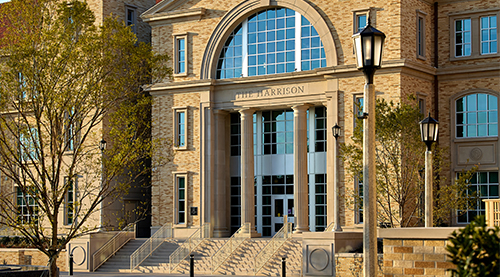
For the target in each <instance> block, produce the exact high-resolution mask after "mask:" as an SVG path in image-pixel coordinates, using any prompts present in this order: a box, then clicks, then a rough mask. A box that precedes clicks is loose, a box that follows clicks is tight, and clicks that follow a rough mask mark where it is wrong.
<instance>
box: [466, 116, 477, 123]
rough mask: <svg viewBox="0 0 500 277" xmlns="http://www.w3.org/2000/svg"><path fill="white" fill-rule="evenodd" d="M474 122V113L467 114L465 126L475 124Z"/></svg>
mask: <svg viewBox="0 0 500 277" xmlns="http://www.w3.org/2000/svg"><path fill="white" fill-rule="evenodd" d="M475 123H477V122H476V113H468V114H467V124H475Z"/></svg>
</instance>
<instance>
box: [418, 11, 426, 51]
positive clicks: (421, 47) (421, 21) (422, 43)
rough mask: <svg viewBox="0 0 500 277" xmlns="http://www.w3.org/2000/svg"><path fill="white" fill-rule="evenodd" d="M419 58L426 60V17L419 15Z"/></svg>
mask: <svg viewBox="0 0 500 277" xmlns="http://www.w3.org/2000/svg"><path fill="white" fill-rule="evenodd" d="M417 58H419V59H425V15H424V14H422V13H420V12H419V13H417Z"/></svg>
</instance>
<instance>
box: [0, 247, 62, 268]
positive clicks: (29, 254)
mask: <svg viewBox="0 0 500 277" xmlns="http://www.w3.org/2000/svg"><path fill="white" fill-rule="evenodd" d="M47 262H48V258H47V256H46V255H45V254H43V253H42V252H40V251H39V250H37V249H31V248H2V249H0V263H2V264H8V265H42V266H46V265H47ZM57 267H59V270H60V271H67V255H66V251H62V252H61V254H60V255H59V258H58V259H57Z"/></svg>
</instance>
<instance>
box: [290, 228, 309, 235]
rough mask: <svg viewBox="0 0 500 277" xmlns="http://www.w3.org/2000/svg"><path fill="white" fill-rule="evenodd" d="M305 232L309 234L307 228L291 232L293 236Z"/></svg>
mask: <svg viewBox="0 0 500 277" xmlns="http://www.w3.org/2000/svg"><path fill="white" fill-rule="evenodd" d="M307 232H310V231H309V228H308V227H300V228H295V230H294V231H293V233H294V234H302V233H307Z"/></svg>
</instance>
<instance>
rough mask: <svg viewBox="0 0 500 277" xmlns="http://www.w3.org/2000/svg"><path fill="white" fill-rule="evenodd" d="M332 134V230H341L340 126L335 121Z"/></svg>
mask: <svg viewBox="0 0 500 277" xmlns="http://www.w3.org/2000/svg"><path fill="white" fill-rule="evenodd" d="M332 134H333V137H334V138H335V159H334V160H333V167H334V174H335V179H334V183H333V187H334V188H333V193H334V198H333V199H334V200H333V202H334V203H333V207H334V209H335V213H334V215H333V222H334V226H333V230H334V231H342V227H340V195H339V191H340V188H339V168H338V167H339V166H338V157H339V142H338V138H339V137H340V126H339V125H338V124H337V123H335V126H333V127H332Z"/></svg>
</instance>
